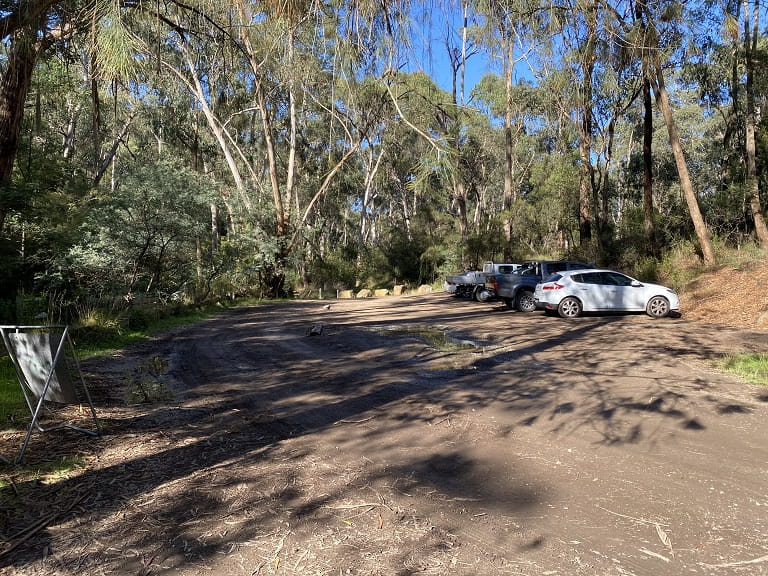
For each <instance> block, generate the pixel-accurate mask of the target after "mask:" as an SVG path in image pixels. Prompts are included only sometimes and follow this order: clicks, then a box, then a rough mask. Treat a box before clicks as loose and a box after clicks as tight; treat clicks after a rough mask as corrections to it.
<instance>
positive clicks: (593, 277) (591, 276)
mask: <svg viewBox="0 0 768 576" xmlns="http://www.w3.org/2000/svg"><path fill="white" fill-rule="evenodd" d="M579 276H581V277H582V278H583V280H582V282H584V283H585V284H601V283H602V282H601V281H600V273H599V272H588V273H586V274H579Z"/></svg>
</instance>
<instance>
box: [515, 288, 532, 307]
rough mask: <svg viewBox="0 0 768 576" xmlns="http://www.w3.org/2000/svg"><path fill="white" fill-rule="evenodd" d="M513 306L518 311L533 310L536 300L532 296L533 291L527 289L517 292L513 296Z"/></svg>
mask: <svg viewBox="0 0 768 576" xmlns="http://www.w3.org/2000/svg"><path fill="white" fill-rule="evenodd" d="M515 308H517V309H518V310H519V311H520V312H533V311H534V310H536V300H534V298H533V292H529V291H528V290H522V291H521V292H518V294H517V297H516V298H515Z"/></svg>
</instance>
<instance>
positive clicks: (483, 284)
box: [444, 261, 522, 302]
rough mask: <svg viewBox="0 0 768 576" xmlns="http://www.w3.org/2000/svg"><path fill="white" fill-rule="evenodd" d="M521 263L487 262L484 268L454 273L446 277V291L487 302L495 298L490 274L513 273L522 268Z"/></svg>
mask: <svg viewBox="0 0 768 576" xmlns="http://www.w3.org/2000/svg"><path fill="white" fill-rule="evenodd" d="M520 266H522V265H521V264H513V263H506V264H496V263H494V262H490V261H489V262H486V263H485V264H483V270H482V271H480V270H475V271H468V272H464V273H463V274H453V275H451V276H446V277H445V283H444V287H445V291H446V292H448V293H449V294H454V295H456V296H460V297H464V298H472V299H474V300H477V301H478V302H487V301H488V300H491V299H492V298H494V296H495V293H494V292H493V290H492V289H491V290H489V289H488V283H487V281H486V280H487V278H488V276H503V275H505V274H513V273H514V272H515V271H517V270H519V269H520Z"/></svg>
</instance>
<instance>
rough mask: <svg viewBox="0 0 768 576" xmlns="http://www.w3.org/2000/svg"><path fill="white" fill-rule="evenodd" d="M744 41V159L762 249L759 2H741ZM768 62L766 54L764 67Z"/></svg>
mask: <svg viewBox="0 0 768 576" xmlns="http://www.w3.org/2000/svg"><path fill="white" fill-rule="evenodd" d="M742 11H743V14H742V18H743V39H744V60H743V62H744V91H745V92H746V115H745V118H744V120H745V131H744V132H745V134H744V158H745V164H746V186H747V195H748V197H749V206H750V210H751V215H752V220H753V222H754V224H755V232H756V234H757V239H758V241H759V243H760V246H761V248H764V249H765V248H768V226H766V223H765V219H764V217H763V210H762V204H761V202H760V180H759V178H758V174H757V161H756V142H757V138H756V136H755V133H756V130H757V110H758V106H757V104H756V101H757V97H756V94H755V90H756V88H755V74H756V71H757V68H758V62H759V61H760V52H759V51H758V45H759V44H758V42H759V39H760V37H761V29H760V25H759V23H760V0H752V1H751V2H750V0H742ZM767 60H768V59H766V58H765V56H764V53H763V66H762V69H763V70H765V63H766V61H767Z"/></svg>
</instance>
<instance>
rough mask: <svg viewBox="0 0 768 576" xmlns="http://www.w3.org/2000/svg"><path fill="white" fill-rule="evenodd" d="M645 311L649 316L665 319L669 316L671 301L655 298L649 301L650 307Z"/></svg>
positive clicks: (662, 297) (661, 297)
mask: <svg viewBox="0 0 768 576" xmlns="http://www.w3.org/2000/svg"><path fill="white" fill-rule="evenodd" d="M645 311H646V313H647V314H648V316H652V317H653V318H664V317H665V316H669V300H667V299H666V298H664V296H654V297H653V298H651V299H650V300H648V305H647V306H646V307H645Z"/></svg>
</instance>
